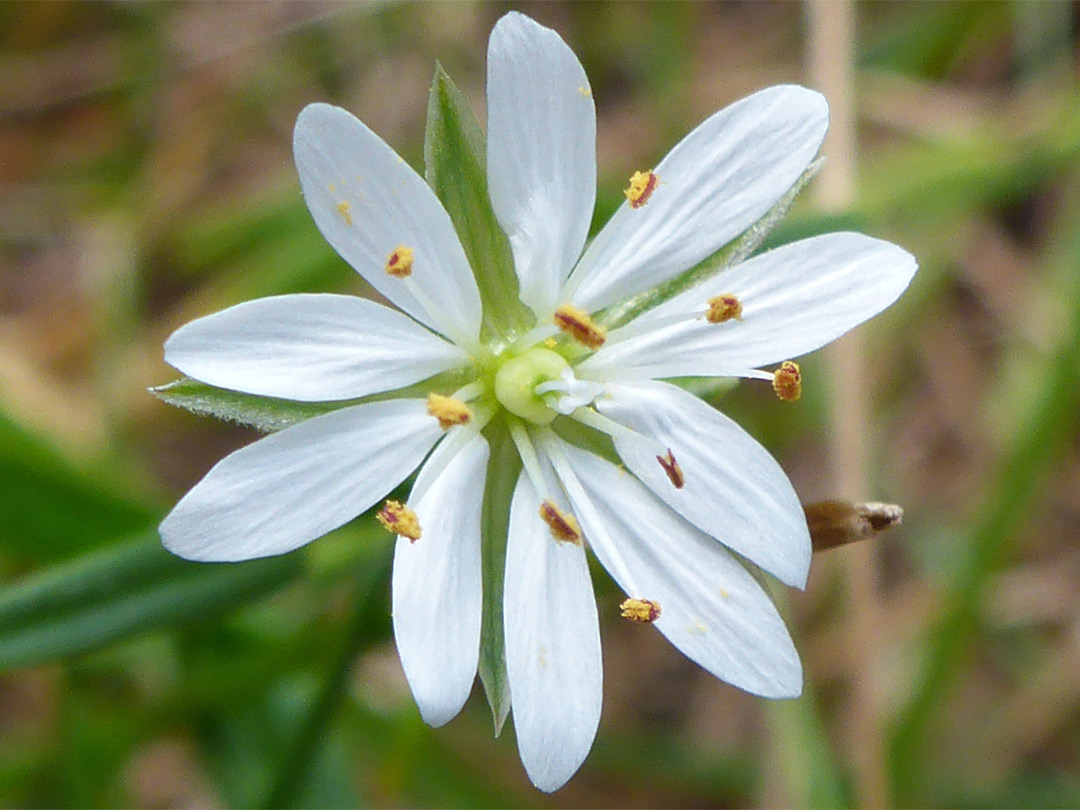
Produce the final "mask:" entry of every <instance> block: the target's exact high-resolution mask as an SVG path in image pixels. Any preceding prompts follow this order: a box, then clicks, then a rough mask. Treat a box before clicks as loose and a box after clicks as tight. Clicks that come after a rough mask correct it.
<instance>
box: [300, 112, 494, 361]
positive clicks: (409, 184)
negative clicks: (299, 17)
mask: <svg viewBox="0 0 1080 810" xmlns="http://www.w3.org/2000/svg"><path fill="white" fill-rule="evenodd" d="M293 153H294V156H295V158H296V170H297V172H298V173H299V175H300V187H301V188H302V189H303V192H304V201H305V202H306V203H307V206H308V209H309V210H310V211H311V215H312V217H314V219H315V224H316V225H318V226H319V230H320V231H322V234H323V236H325V237H326V240H327V241H328V242H329V243H330V244H331V245H333V247H334V250H336V251H337V252H338V253H339V254H340V255H341V257H342V258H343V259H344V260H345V261H347V262H348V263H349V264H351V265H352V266H353V268H355V269H356V271H357V272H359V273H360V275H362V276H363V277H364V278H365V279H367V281H368V283H370V284H371V286H373V287H374V288H375V289H376V290H378V291H379V292H381V293H382V294H383V295H385V296H386V297H387V298H389V299H390V300H391V301H393V302H394V303H395V304H397V305H398V306H399V307H401V308H402V309H403V310H405V311H406V312H408V313H409V314H410V315H412V316H413V317H414V318H416V319H417V320H418V321H420V322H421V323H424V324H427V325H428V326H430V327H432V328H433V329H436V330H438V331H439V332H442V333H443V334H444V335H446V336H447V337H448V338H450V339H451V340H455V341H458V340H460V339H461V338H463V337H464V338H471V339H475V338H476V336H477V335H478V334H479V332H480V292H479V290H478V289H477V287H476V281H475V279H474V278H473V273H472V269H471V268H470V267H469V262H468V260H467V259H466V258H465V251H464V250H463V249H462V247H461V243H460V242H459V241H458V238H457V234H456V233H455V231H454V225H453V223H452V222H451V221H450V215H449V214H447V213H446V211H445V209H444V208H443V207H442V204H441V203H440V202H439V200H438V198H437V197H436V196H435V193H434V192H433V191H432V190H431V189H430V188H429V187H428V185H427V183H425V182H424V180H423V178H421V177H420V175H418V174H417V173H416V172H414V171H413V170H412V168H411V167H410V166H409V165H408V164H407V163H406V162H405V161H404V160H402V159H401V158H400V157H398V155H397V153H396V152H394V150H393V149H391V148H390V147H389V146H387V145H386V144H385V143H384V142H383V140H382V139H381V138H380V137H379V136H378V135H376V134H375V133H374V132H372V131H371V130H370V129H368V128H367V127H366V126H365V125H364V124H363V123H362V122H361V121H360V120H359V119H357V118H356V117H355V116H353V115H352V114H351V113H349V112H347V111H346V110H343V109H341V108H340V107H333V106H331V105H329V104H310V105H308V106H307V107H305V108H304V109H303V111H302V112H301V113H300V117H299V118H297V120H296V129H295V131H294V133H293ZM400 246H404V247H408V248H411V249H412V250H413V252H414V263H413V273H412V278H413V280H415V282H416V285H417V286H418V287H419V288H420V290H421V291H422V292H423V293H424V295H425V296H426V298H427V299H428V300H429V302H430V303H431V304H433V305H434V307H433V308H434V309H435V311H429V310H428V308H427V307H425V306H424V305H423V304H422V303H421V302H420V301H418V300H417V298H416V297H415V296H414V295H413V294H412V293H411V292H410V291H409V290H408V289H407V288H406V285H405V283H404V281H403V280H402V279H399V278H394V277H392V276H389V275H387V274H386V262H387V259H388V258H389V257H390V254H391V253H392V252H393V251H394V250H396V249H397V248H398V247H400Z"/></svg>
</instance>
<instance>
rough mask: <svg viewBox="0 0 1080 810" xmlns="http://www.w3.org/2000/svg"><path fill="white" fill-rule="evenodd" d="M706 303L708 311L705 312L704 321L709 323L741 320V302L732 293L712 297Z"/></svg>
mask: <svg viewBox="0 0 1080 810" xmlns="http://www.w3.org/2000/svg"><path fill="white" fill-rule="evenodd" d="M706 303H708V305H709V309H708V310H707V311H706V312H705V320H707V321H708V322H709V323H724V322H725V321H730V320H736V321H741V320H742V301H740V300H739V299H738V298H737V297H736V296H735V295H733V294H732V293H724V294H723V295H717V296H714V297H712V298H710V299H709V300H708V301H707V302H706Z"/></svg>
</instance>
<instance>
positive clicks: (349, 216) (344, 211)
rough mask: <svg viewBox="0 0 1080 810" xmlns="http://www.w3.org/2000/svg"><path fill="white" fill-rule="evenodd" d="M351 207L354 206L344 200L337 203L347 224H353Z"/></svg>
mask: <svg viewBox="0 0 1080 810" xmlns="http://www.w3.org/2000/svg"><path fill="white" fill-rule="evenodd" d="M350 208H352V206H351V205H349V204H348V203H347V202H345V201H344V200H342V201H341V202H339V203H338V205H337V210H338V213H339V214H341V216H342V217H343V218H344V219H345V224H346V225H352V214H351V213H350V212H349V209H350Z"/></svg>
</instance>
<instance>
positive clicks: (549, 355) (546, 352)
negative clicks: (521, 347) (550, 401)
mask: <svg viewBox="0 0 1080 810" xmlns="http://www.w3.org/2000/svg"><path fill="white" fill-rule="evenodd" d="M569 367H570V364H569V363H567V362H566V360H565V359H563V357H562V356H561V355H559V354H557V353H556V352H553V351H551V350H550V349H539V348H535V349H529V350H528V351H527V352H525V353H524V354H520V355H518V356H517V357H514V358H512V359H510V360H507V361H506V362H505V363H503V364H502V366H501V367H500V368H499V370H498V371H497V372H495V398H496V399H497V400H499V402H500V403H501V404H502V406H503V407H504V408H506V410H508V411H510V413H512V414H514V415H515V416H520V417H521V418H522V419H525V420H526V421H529V422H532V423H533V424H535V425H548V424H551V422H553V421H554V419H555V417H556V416H558V415H559V414H558V412H557V411H555V410H554V409H552V408H550V407H548V405H547V403H546V402H544V400H543V398H542V397H540V396H537V394H536V386H538V385H540V384H541V383H545V382H547V381H548V380H557V379H558V378H559V375H560V374H562V371H563V369H565V368H569Z"/></svg>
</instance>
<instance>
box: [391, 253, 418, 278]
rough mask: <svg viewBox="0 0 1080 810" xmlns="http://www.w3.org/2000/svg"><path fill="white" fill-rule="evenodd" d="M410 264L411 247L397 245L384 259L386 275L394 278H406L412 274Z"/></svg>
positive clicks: (411, 262)
mask: <svg viewBox="0 0 1080 810" xmlns="http://www.w3.org/2000/svg"><path fill="white" fill-rule="evenodd" d="M412 266H413V250H412V248H410V247H405V245H398V246H397V247H396V248H394V250H393V251H392V252H391V253H390V256H389V258H387V260H386V275H388V276H393V277H394V278H408V277H409V276H411V275H412Z"/></svg>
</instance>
